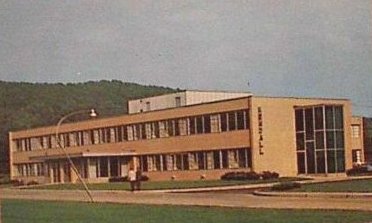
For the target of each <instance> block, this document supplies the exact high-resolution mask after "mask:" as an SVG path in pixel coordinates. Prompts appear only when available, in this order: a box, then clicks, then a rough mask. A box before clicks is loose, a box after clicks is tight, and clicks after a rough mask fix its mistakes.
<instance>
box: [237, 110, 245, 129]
mask: <svg viewBox="0 0 372 223" xmlns="http://www.w3.org/2000/svg"><path fill="white" fill-rule="evenodd" d="M236 118H237V121H238V123H237V124H238V126H237V127H238V129H244V125H245V123H244V111H237V112H236Z"/></svg>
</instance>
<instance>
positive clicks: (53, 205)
mask: <svg viewBox="0 0 372 223" xmlns="http://www.w3.org/2000/svg"><path fill="white" fill-rule="evenodd" d="M2 217H3V222H4V223H21V222H25V223H33V222H35V223H44V222H45V223H49V222H58V223H63V222H66V223H75V222H76V223H81V222H89V223H90V222H105V223H110V222H115V223H118V222H146V223H157V222H159V223H160V222H161V223H166V222H172V223H174V222H177V223H186V222H193V223H195V222H198V223H199V222H200V223H203V222H210V223H220V222H221V223H226V222H260V223H265V222H270V223H271V222H278V223H281V222H283V223H291V222H301V223H307V222H309V223H310V222H311V223H312V222H339V223H342V222H345V223H346V222H347V223H349V222H353V223H354V222H368V221H372V213H371V212H362V211H360V212H357V211H324V210H275V209H243V208H220V207H195V206H191V207H189V206H168V205H126V204H125V205H124V204H105V203H94V204H89V203H79V202H57V201H27V200H4V201H2Z"/></svg>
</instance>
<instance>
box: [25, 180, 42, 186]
mask: <svg viewBox="0 0 372 223" xmlns="http://www.w3.org/2000/svg"><path fill="white" fill-rule="evenodd" d="M38 184H39V182H37V181H36V180H32V181H30V182H28V183H27V186H31V185H38Z"/></svg>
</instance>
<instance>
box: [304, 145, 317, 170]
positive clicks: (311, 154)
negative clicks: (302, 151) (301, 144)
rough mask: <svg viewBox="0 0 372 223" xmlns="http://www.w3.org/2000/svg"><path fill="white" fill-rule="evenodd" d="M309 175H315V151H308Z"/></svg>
mask: <svg viewBox="0 0 372 223" xmlns="http://www.w3.org/2000/svg"><path fill="white" fill-rule="evenodd" d="M306 158H307V173H315V157H314V150H311V149H306Z"/></svg>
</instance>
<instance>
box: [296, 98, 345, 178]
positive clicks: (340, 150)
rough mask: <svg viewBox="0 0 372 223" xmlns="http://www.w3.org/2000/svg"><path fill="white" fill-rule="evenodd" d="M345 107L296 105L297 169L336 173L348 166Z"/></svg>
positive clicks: (309, 171) (307, 172)
mask: <svg viewBox="0 0 372 223" xmlns="http://www.w3.org/2000/svg"><path fill="white" fill-rule="evenodd" d="M342 109H343V107H342V106H338V105H336V106H335V105H324V106H316V107H304V108H296V110H295V117H296V118H295V122H296V125H295V126H296V147H297V167H298V173H305V174H309V173H310V174H311V173H336V172H343V171H344V170H345V155H344V153H345V152H344V148H345V145H344V144H345V142H344V129H343V126H344V125H343V110H342ZM324 122H325V125H324ZM303 123H305V126H303ZM304 131H305V136H304ZM314 136H315V137H314ZM304 150H305V151H306V152H305V153H304V152H303V151H304Z"/></svg>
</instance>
